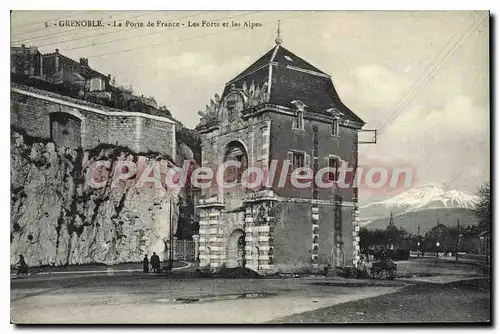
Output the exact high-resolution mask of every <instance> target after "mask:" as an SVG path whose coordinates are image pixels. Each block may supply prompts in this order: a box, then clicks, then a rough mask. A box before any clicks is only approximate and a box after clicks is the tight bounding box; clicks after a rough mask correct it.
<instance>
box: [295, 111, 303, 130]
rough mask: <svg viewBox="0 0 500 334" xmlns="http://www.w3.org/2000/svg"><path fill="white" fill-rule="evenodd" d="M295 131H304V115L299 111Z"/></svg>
mask: <svg viewBox="0 0 500 334" xmlns="http://www.w3.org/2000/svg"><path fill="white" fill-rule="evenodd" d="M295 129H298V130H304V113H303V112H302V111H300V110H299V111H297V117H296V119H295Z"/></svg>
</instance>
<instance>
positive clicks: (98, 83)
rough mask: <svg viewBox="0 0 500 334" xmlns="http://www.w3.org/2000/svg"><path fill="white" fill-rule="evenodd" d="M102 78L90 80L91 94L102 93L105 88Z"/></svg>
mask: <svg viewBox="0 0 500 334" xmlns="http://www.w3.org/2000/svg"><path fill="white" fill-rule="evenodd" d="M102 86H103V85H102V78H99V77H97V78H92V79H90V91H91V92H94V91H101V90H103V87H102Z"/></svg>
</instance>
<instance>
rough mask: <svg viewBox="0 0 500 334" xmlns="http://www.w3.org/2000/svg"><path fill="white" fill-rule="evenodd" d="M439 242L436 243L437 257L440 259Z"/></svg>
mask: <svg viewBox="0 0 500 334" xmlns="http://www.w3.org/2000/svg"><path fill="white" fill-rule="evenodd" d="M439 245H440V244H439V241H438V242H436V257H437V258H438V257H439Z"/></svg>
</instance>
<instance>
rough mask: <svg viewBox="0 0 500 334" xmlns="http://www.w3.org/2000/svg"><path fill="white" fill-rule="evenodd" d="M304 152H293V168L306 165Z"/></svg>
mask: <svg viewBox="0 0 500 334" xmlns="http://www.w3.org/2000/svg"><path fill="white" fill-rule="evenodd" d="M304 162H305V159H304V152H293V158H292V166H293V169H297V168H300V167H304Z"/></svg>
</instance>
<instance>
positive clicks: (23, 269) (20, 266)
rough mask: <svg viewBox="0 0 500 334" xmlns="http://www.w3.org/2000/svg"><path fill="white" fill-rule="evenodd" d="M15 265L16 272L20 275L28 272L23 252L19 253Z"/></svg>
mask: <svg viewBox="0 0 500 334" xmlns="http://www.w3.org/2000/svg"><path fill="white" fill-rule="evenodd" d="M16 267H17V274H18V275H21V274H25V275H27V274H28V265H27V264H26V261H24V255H23V254H21V255H19V261H18V262H17V263H16Z"/></svg>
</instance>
